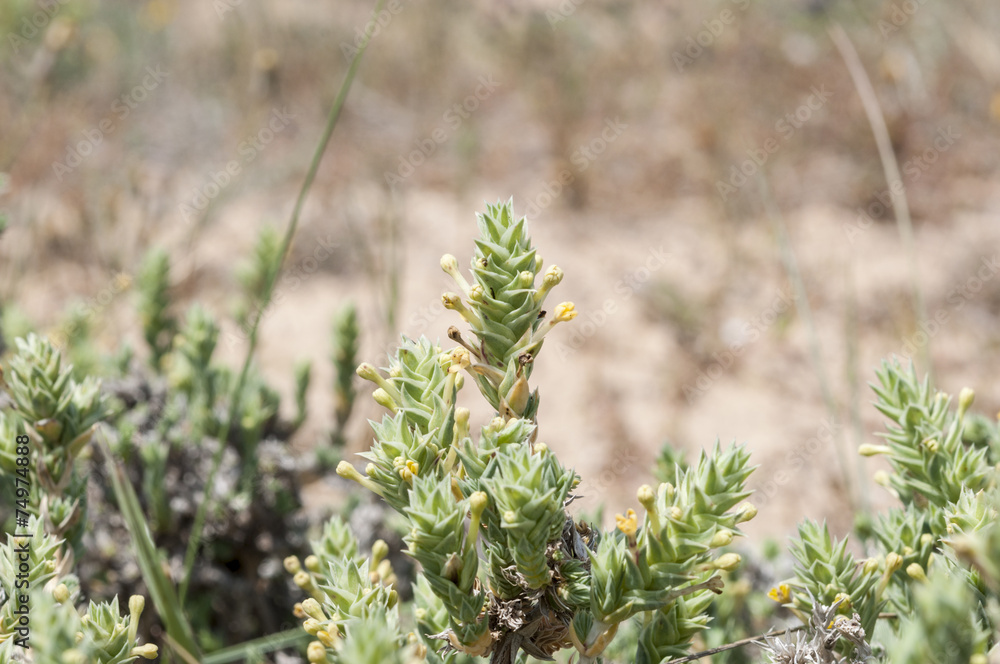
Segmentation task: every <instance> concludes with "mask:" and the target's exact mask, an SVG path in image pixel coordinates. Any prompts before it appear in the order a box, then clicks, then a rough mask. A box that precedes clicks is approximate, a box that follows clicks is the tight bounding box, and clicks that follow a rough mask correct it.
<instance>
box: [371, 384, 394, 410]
mask: <svg viewBox="0 0 1000 664" xmlns="http://www.w3.org/2000/svg"><path fill="white" fill-rule="evenodd" d="M372 399H374V400H375V403H377V404H378V405H380V406H382V407H383V408H385V409H387V410H391V411H393V412H395V411H396V402H395V401H393V400H392V397H390V396H389V393H388V392H386V391H385V390H383V389H382V388H381V387H379V388H377V389H376V390H375V391H374V392H372Z"/></svg>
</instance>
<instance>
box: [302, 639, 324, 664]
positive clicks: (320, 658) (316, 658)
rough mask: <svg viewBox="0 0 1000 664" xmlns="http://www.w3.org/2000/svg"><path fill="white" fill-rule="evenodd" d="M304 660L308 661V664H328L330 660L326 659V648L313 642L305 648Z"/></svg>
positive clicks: (317, 642)
mask: <svg viewBox="0 0 1000 664" xmlns="http://www.w3.org/2000/svg"><path fill="white" fill-rule="evenodd" d="M306 658H307V659H308V660H309V664H329V662H330V660H329V659H327V657H326V648H324V647H323V644H322V643H320V642H319V641H313V642H312V643H310V644H309V647H308V648H306Z"/></svg>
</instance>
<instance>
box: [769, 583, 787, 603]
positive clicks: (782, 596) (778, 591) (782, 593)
mask: <svg viewBox="0 0 1000 664" xmlns="http://www.w3.org/2000/svg"><path fill="white" fill-rule="evenodd" d="M767 596H768V597H770V598H771V599H773V600H774V601H775V602H777V603H778V604H788V603H789V602H790V601H792V589H791V588H789V587H788V584H787V583H779V584H778V586H777V587H775V588H771V589H770V590H769V591H768V592H767Z"/></svg>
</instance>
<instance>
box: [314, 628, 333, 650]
mask: <svg viewBox="0 0 1000 664" xmlns="http://www.w3.org/2000/svg"><path fill="white" fill-rule="evenodd" d="M314 636H315V637H316V638H317V639H319V641H320V643H322V644H323V645H324V646H326V647H327V648H336V647H337V641H336V640H335V639H334V638H333V635H331V634H330V632H327V631H326V630H322V629H321V630H319V631H318V632H316V634H315V635H314Z"/></svg>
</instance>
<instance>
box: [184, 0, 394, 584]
mask: <svg viewBox="0 0 1000 664" xmlns="http://www.w3.org/2000/svg"><path fill="white" fill-rule="evenodd" d="M384 2H385V0H378V1H377V2H376V4H375V11H374V14H375V15H376V16H377V15H378V13H379V11H380V10H381V9H382V5H383V4H384ZM369 38H370V35H369V34H368V33H365V38H364V40H363V41H362V42H361V45H360V46H359V47H358V51H357V53H355V54H354V58H352V59H351V65H350V67H349V68H348V70H347V75H346V76H345V77H344V82H343V83H341V85H340V91H339V92H338V93H337V98H336V100H334V102H333V108H331V109H330V115H329V117H328V118H327V121H326V127H325V128H324V130H323V135H322V136H321V137H320V140H319V144H318V145H317V146H316V152H315V153H314V154H313V158H312V163H310V164H309V170H308V171H307V172H306V178H305V180H304V181H303V183H302V188H301V189H300V190H299V195H298V198H296V200H295V207H294V208H293V209H292V215H291V217H290V218H289V220H288V226H287V227H286V229H285V236H284V238H283V239H282V242H281V253H280V254H279V256H280V257H279V259H278V265H276V266H275V267H276V269H274V270H272V271H271V274H270V275H268V280H267V287H266V288H265V289H264V294H263V297H262V298H261V311H263V310H264V309H266V308H267V306H268V305H269V304H270V302H271V295H272V294H273V292H274V285H275V283H276V282H277V280H278V274H279V273H280V272H281V266H282V265H283V264H284V262H285V258H286V257H287V255H288V250H289V249H290V248H291V245H292V238H293V237H294V236H295V230H296V228H298V225H299V216H300V215H301V213H302V206H303V205H304V204H305V200H306V196H307V195H308V193H309V189H310V188H311V187H312V183H313V180H315V179H316V173H317V171H318V170H319V164H320V162H321V161H322V160H323V153H324V152H325V151H326V146H327V144H328V143H329V142H330V136H331V135H332V134H333V129H334V127H336V126H337V120H339V119H340V112H341V110H342V109H343V107H344V101H346V99H347V93H348V92H349V91H350V89H351V83H352V82H353V81H354V76H355V74H356V73H357V71H358V66H359V65H360V64H361V56H362V55H364V52H365V49H366V48H367V46H368V40H369ZM261 318H262V316H257V317H255V319H254V322H253V326H252V327H251V329H250V336H249V342H248V347H247V352H246V356H245V357H244V358H243V368H242V369H241V370H240V375H239V378H238V379H237V381H236V387H235V388H234V389H233V395H232V398H231V399H230V402H229V412H228V414H227V415H226V423H225V424H224V425H223V427H222V431H221V432H220V434H219V449H218V450H216V452H215V456H214V458H213V459H212V468H211V470H210V471H209V473H208V479H207V481H206V482H205V497H204V499H203V500H202V502H201V505H199V506H198V513H197V514H196V515H195V519H194V525H193V527H192V528H191V536H190V539H189V540H188V548H187V552H186V553H185V555H184V578H183V580H182V581H181V586H180V592H179V595H180V602H181V604H183V603H184V598H185V596H186V595H187V589H188V584H189V583H190V582H191V571H192V569H193V567H194V559H195V556H196V555H197V553H198V548H199V547H200V545H201V533H202V530H203V529H204V527H205V518H206V516H207V515H208V508H209V506H210V503H211V502H212V495H213V494H212V485H213V484H214V482H215V475H216V473H217V472H218V470H219V466H220V465H221V464H222V456H223V453H224V452H225V449H226V440H227V439H228V438H229V432H230V430H231V429H232V426H233V421H234V420H235V419H236V417H237V412H238V408H239V403H240V399H241V398H242V396H243V388H244V387H245V385H246V382H247V374H248V372H249V370H250V361H251V359H253V352H254V349H255V348H256V347H257V333H258V330H259V328H260V320H261Z"/></svg>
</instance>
